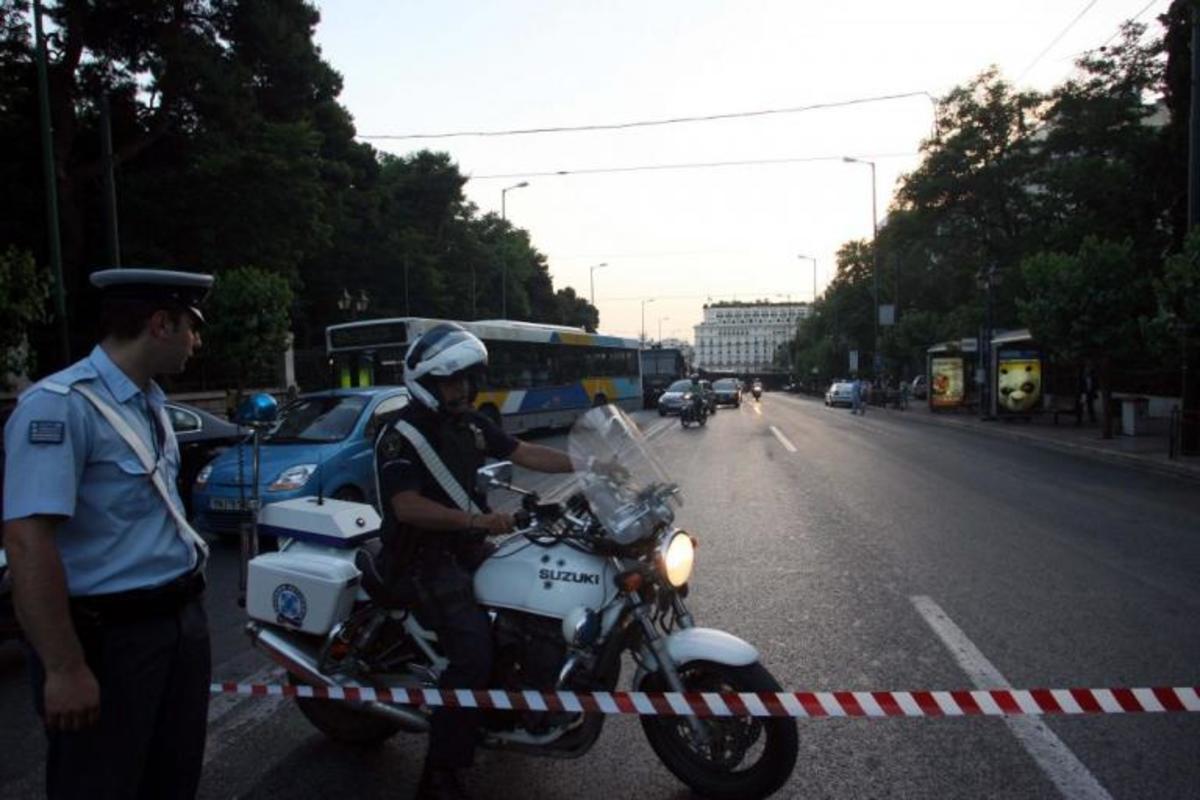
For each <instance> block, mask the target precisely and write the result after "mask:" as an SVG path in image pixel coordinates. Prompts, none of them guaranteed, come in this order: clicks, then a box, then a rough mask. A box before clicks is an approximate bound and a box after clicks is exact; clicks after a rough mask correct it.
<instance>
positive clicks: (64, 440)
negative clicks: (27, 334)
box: [4, 269, 213, 798]
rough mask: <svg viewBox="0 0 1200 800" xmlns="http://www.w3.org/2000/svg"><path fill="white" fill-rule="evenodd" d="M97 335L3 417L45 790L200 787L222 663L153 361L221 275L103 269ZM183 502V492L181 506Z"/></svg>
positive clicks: (160, 363) (170, 360)
mask: <svg viewBox="0 0 1200 800" xmlns="http://www.w3.org/2000/svg"><path fill="white" fill-rule="evenodd" d="M91 281H92V284H93V285H95V286H97V287H98V288H99V289H100V290H101V314H100V316H101V328H102V332H101V333H102V339H101V341H100V344H98V345H97V346H96V347H95V348H94V349H93V350H92V352H91V354H90V355H88V357H87V358H84V359H83V360H81V361H78V362H76V363H75V364H73V365H71V366H70V367H68V368H67V369H65V370H63V371H61V372H58V373H56V374H54V375H51V376H50V377H48V378H46V379H44V380H42V381H40V382H39V383H37V384H35V385H34V386H33V387H31V388H30V389H29V390H28V391H26V392H25V393H24V394H23V395H22V396H21V398H20V401H19V403H18V405H17V407H16V409H15V410H14V412H13V414H12V416H11V417H10V418H9V421H8V424H7V425H6V427H5V431H4V439H5V444H6V450H7V453H6V462H5V480H4V543H5V547H6V548H7V550H8V558H9V564H10V568H11V572H12V580H13V595H14V600H15V604H16V611H17V616H18V619H19V620H20V623H21V626H22V628H23V629H24V631H25V634H26V637H27V639H28V641H29V643H30V645H31V646H32V653H31V659H30V661H31V673H32V678H33V690H34V705H35V707H36V708H37V711H38V713H39V715H40V716H41V717H42V718H43V720H44V721H45V725H46V733H47V737H48V748H47V764H46V790H47V794H48V796H49V797H51V798H60V797H61V798H85V797H86V798H133V797H138V798H180V797H184V798H186V797H192V796H194V795H195V793H196V788H197V785H198V783H199V780H200V769H201V763H202V759H203V755H204V738H205V728H206V725H207V716H208V695H209V681H210V674H211V664H210V653H209V638H208V623H207V620H206V618H205V614H204V608H203V606H202V603H201V593H202V591H203V588H204V572H203V570H204V561H205V558H206V555H207V547H206V545H205V544H204V542H203V541H202V540H201V539H200V538H199V537H198V536H197V535H196V533H195V531H193V530H192V529H191V528H190V526H188V525H187V522H186V520H185V519H184V518H183V516H182V509H183V504H182V502H180V498H179V495H178V492H177V490H176V488H175V480H176V476H177V475H178V473H179V445H178V443H177V442H176V439H175V434H174V432H173V430H172V428H171V424H170V421H169V419H168V418H167V415H166V413H165V409H164V406H163V403H164V401H165V399H166V397H165V395H164V394H163V391H162V389H160V388H159V386H158V385H157V384H156V383H155V382H154V380H153V376H154V375H158V374H164V373H165V374H172V373H178V372H181V371H182V370H183V368H184V365H185V364H186V363H187V360H188V358H189V357H190V356H191V355H192V354H193V353H194V352H195V350H196V348H197V347H199V346H200V326H201V324H202V323H203V317H202V316H201V314H200V311H199V310H198V308H197V306H198V304H199V303H200V302H201V300H202V299H203V297H204V296H205V295H206V294H207V292H208V290H209V288H210V287H211V285H212V281H213V279H212V276H210V275H199V274H194V273H185V272H169V271H165V270H143V269H123V270H104V271H101V272H96V273H94V274H93V275H92V276H91ZM172 505H173V506H174V507H172Z"/></svg>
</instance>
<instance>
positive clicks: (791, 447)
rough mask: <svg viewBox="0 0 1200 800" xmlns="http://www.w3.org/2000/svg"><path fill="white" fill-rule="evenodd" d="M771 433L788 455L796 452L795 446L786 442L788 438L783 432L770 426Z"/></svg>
mask: <svg viewBox="0 0 1200 800" xmlns="http://www.w3.org/2000/svg"><path fill="white" fill-rule="evenodd" d="M771 433H773V434H775V438H776V439H778V440H779V443H780V444H781V445H783V446H784V447H786V448H787V451H788V452H789V453H794V452H796V445H794V444H792V443H791V442H789V441H788V438H787V437H786V436H784V435H783V431H781V430H779V428H776V427H775V426H774V425H772V426H771Z"/></svg>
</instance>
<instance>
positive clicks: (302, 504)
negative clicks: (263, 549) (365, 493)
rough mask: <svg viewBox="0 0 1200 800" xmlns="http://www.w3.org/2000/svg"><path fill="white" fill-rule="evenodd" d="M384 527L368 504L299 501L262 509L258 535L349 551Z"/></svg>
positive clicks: (334, 501) (307, 498)
mask: <svg viewBox="0 0 1200 800" xmlns="http://www.w3.org/2000/svg"><path fill="white" fill-rule="evenodd" d="M381 523H382V520H381V519H380V518H379V514H378V512H376V511H375V508H374V506H370V505H368V504H366V503H351V502H348V501H346V500H331V499H328V498H325V499H323V500H321V501H320V502H318V500H317V498H315V497H298V498H296V499H295V500H282V501H280V502H278V503H270V504H268V505H265V506H263V508H262V511H261V512H260V514H259V523H258V532H259V533H260V534H263V535H265V536H278V537H285V538H288V539H296V540H298V541H301V542H308V543H310V544H316V545H322V546H325V547H335V548H338V549H345V550H348V549H351V548H354V547H358V546H359V545H360V544H362V543H363V542H365V541H367V540H368V539H371V538H374V537H375V536H378V535H379V526H380V524H381Z"/></svg>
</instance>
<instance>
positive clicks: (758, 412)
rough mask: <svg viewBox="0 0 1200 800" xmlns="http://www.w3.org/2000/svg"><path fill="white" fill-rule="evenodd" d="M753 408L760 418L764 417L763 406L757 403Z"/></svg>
mask: <svg viewBox="0 0 1200 800" xmlns="http://www.w3.org/2000/svg"><path fill="white" fill-rule="evenodd" d="M752 408H753V409H754V413H755V414H758V415H759V416H760V417H761V416H762V406H760V405H759V404H758V403H755V404H754V405H753V406H752Z"/></svg>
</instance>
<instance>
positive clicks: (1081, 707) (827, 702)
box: [212, 683, 1200, 717]
mask: <svg viewBox="0 0 1200 800" xmlns="http://www.w3.org/2000/svg"><path fill="white" fill-rule="evenodd" d="M212 692H213V694H241V695H252V696H272V695H274V696H281V697H316V698H323V699H329V700H349V701H359V702H361V701H378V702H381V703H398V704H401V705H425V706H450V707H460V708H484V709H498V710H505V711H509V710H515V711H567V712H580V711H588V712H593V713H600V714H631V715H638V716H697V717H730V716H736V717H746V716H749V717H961V716H985V717H1003V716H1022V715H1043V714H1163V713H1178V712H1191V713H1196V712H1200V687H1196V686H1183V687H1174V688H1171V687H1154V688H1148V689H979V690H960V691H947V692H741V693H715V692H684V693H678V692H535V691H525V692H506V691H501V690H498V689H489V690H471V689H373V688H370V687H366V686H342V687H337V688H325V687H313V686H279V685H268V684H245V683H214V684H213V685H212Z"/></svg>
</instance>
